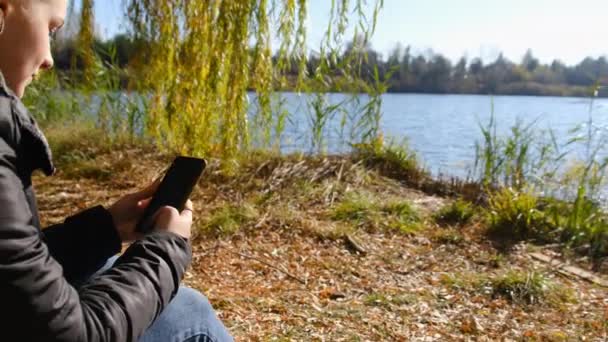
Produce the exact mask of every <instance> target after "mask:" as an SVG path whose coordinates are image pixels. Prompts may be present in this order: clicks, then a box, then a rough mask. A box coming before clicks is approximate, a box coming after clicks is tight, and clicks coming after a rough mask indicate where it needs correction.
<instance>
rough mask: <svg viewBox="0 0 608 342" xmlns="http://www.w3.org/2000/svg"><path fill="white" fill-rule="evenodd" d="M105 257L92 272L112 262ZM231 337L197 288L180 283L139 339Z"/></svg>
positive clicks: (176, 341) (220, 341)
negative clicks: (99, 266)
mask: <svg viewBox="0 0 608 342" xmlns="http://www.w3.org/2000/svg"><path fill="white" fill-rule="evenodd" d="M116 259H118V256H115V257H112V258H110V259H108V261H107V262H106V264H105V265H104V266H103V267H102V268H101V269H100V270H99V271H97V272H96V273H101V272H103V271H105V270H107V269H109V268H110V267H112V265H113V264H114V262H115V261H116ZM224 341H234V340H233V339H232V337H231V336H230V334H229V333H228V330H226V327H224V324H223V323H222V322H221V321H220V320H219V318H218V317H217V315H216V314H215V311H214V310H213V307H211V304H210V303H209V301H208V300H207V298H206V297H205V296H203V295H202V294H201V293H200V292H198V291H196V290H194V289H191V288H189V287H185V286H180V288H179V290H178V291H177V294H176V295H175V298H173V300H172V301H171V302H170V303H169V305H167V307H166V308H165V309H164V310H163V311H162V312H161V314H160V315H159V316H158V318H157V319H156V320H155V321H154V322H153V323H152V325H151V326H150V327H149V328H148V330H146V331H145V332H144V334H143V335H142V336H141V338H140V340H139V342H224Z"/></svg>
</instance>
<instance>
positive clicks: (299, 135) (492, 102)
mask: <svg viewBox="0 0 608 342" xmlns="http://www.w3.org/2000/svg"><path fill="white" fill-rule="evenodd" d="M283 98H284V100H285V101H284V103H285V105H284V106H285V108H286V109H287V111H288V112H289V113H291V114H290V115H289V119H288V123H287V125H286V128H285V132H284V133H283V138H282V140H281V141H282V143H281V148H282V150H283V151H286V152H292V151H304V152H311V137H310V126H311V124H310V113H309V109H307V106H306V101H307V98H306V97H305V96H304V95H298V94H294V93H284V94H283ZM250 99H251V102H255V96H254V95H252V94H250ZM344 99H346V95H343V94H331V95H330V96H329V99H328V101H329V102H330V103H340V101H343V100H344ZM492 107H493V108H492ZM590 108H592V110H591V111H590ZM492 112H493V113H494V116H495V119H496V122H497V133H498V135H499V136H501V135H505V134H506V133H508V132H509V130H510V128H511V127H512V126H513V125H515V124H516V122H517V121H518V120H521V121H523V122H524V123H525V124H528V123H534V129H535V130H536V131H538V133H539V135H540V136H541V138H546V139H547V141H550V134H549V133H543V132H545V131H547V130H549V129H551V130H553V132H554V135H555V137H556V138H557V140H558V144H559V145H561V146H563V145H565V144H566V142H567V141H568V139H570V138H572V137H573V136H574V135H573V133H571V132H570V131H571V130H572V129H573V128H575V127H577V126H580V125H585V124H586V123H587V122H588V120H589V114H590V113H591V115H592V119H593V125H594V126H596V127H600V128H605V127H607V126H608V100H607V99H596V100H594V101H593V102H591V100H589V99H584V98H570V97H535V96H494V97H491V96H483V95H423V94H386V95H384V96H383V107H382V120H381V130H382V132H383V133H384V135H385V136H386V137H390V138H393V139H395V141H397V142H400V141H403V140H404V139H407V141H408V143H409V145H410V147H411V148H412V149H413V150H414V151H416V153H417V154H418V157H419V159H420V161H421V162H422V164H423V165H424V166H425V167H426V168H427V169H429V170H430V171H431V172H433V173H434V174H439V173H441V174H443V175H447V176H457V177H466V176H467V175H469V172H470V171H471V168H472V166H473V164H474V161H475V142H476V141H481V140H482V134H481V129H480V124H482V125H487V123H488V121H489V120H490V116H491V114H492ZM342 117H343V115H342V114H341V113H336V114H335V115H334V117H333V118H332V119H331V120H330V122H329V123H328V125H327V127H326V129H325V131H324V132H325V140H326V141H325V145H326V151H327V152H330V153H333V152H341V151H346V150H347V149H348V146H349V145H348V140H349V139H348V136H349V132H348V131H349V128H348V127H347V128H346V129H345V131H346V132H345V133H344V134H340V127H341V124H340V123H341V121H342ZM604 131H606V129H604ZM582 132H586V130H584V129H583V130H582ZM582 149H584V148H583V147H582V146H579V147H577V148H576V150H575V151H574V152H578V153H579V154H584V153H585V152H584V151H582ZM574 152H573V155H574ZM604 152H605V151H604ZM572 157H574V156H572Z"/></svg>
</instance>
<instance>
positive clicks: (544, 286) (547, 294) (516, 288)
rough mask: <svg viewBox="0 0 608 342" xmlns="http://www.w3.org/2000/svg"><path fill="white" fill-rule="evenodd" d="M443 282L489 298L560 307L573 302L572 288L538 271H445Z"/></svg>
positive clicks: (519, 303)
mask: <svg viewBox="0 0 608 342" xmlns="http://www.w3.org/2000/svg"><path fill="white" fill-rule="evenodd" d="M441 282H442V284H443V285H445V286H448V287H450V288H453V289H455V290H457V291H467V292H470V293H483V294H484V295H487V296H489V297H492V298H498V297H501V298H505V299H507V300H508V301H509V302H511V303H513V304H518V305H544V304H547V305H550V306H555V307H560V306H562V305H563V304H565V303H572V302H575V301H576V298H575V295H574V293H573V291H572V289H570V288H568V287H566V286H563V285H560V284H558V283H557V282H554V281H552V280H550V279H549V278H547V276H545V275H544V274H543V273H540V272H535V271H532V272H526V271H516V270H509V271H507V272H502V273H499V274H484V273H481V274H479V273H457V274H445V275H443V277H442V278H441Z"/></svg>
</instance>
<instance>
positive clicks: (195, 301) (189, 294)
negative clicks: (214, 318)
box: [175, 286, 213, 316]
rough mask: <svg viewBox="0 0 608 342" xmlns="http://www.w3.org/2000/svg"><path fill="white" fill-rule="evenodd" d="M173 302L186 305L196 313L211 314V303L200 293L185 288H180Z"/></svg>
mask: <svg viewBox="0 0 608 342" xmlns="http://www.w3.org/2000/svg"><path fill="white" fill-rule="evenodd" d="M175 300H177V301H180V302H182V303H183V304H187V305H188V306H190V307H191V308H193V309H195V310H196V311H197V312H198V313H203V314H205V316H206V315H207V314H213V307H212V306H211V303H210V302H209V300H208V299H207V297H205V296H204V295H203V294H202V293H200V292H199V291H197V290H195V289H192V288H190V287H186V286H180V288H179V290H178V295H177V296H176V297H175Z"/></svg>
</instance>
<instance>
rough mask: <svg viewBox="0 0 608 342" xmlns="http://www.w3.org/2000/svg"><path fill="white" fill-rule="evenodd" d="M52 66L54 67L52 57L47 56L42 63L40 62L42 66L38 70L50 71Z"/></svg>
mask: <svg viewBox="0 0 608 342" xmlns="http://www.w3.org/2000/svg"><path fill="white" fill-rule="evenodd" d="M53 65H55V61H54V60H53V57H52V56H49V57H47V58H45V59H44V61H43V62H42V65H40V69H42V70H48V69H51V68H52V67H53Z"/></svg>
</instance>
